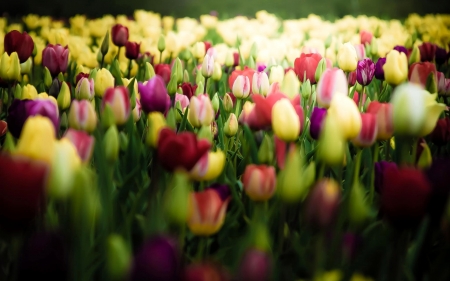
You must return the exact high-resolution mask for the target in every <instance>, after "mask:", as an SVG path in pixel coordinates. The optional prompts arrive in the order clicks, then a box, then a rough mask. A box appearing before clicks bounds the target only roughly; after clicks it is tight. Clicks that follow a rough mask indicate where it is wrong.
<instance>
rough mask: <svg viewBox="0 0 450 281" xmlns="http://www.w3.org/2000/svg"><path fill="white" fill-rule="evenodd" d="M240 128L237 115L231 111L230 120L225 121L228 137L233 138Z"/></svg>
mask: <svg viewBox="0 0 450 281" xmlns="http://www.w3.org/2000/svg"><path fill="white" fill-rule="evenodd" d="M238 129H239V125H238V121H237V118H236V115H234V113H231V114H230V116H228V120H227V121H226V122H225V125H224V129H223V131H224V133H225V135H226V136H227V137H229V138H231V137H233V136H235V135H236V133H237V131H238Z"/></svg>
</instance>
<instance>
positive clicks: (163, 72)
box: [155, 63, 172, 85]
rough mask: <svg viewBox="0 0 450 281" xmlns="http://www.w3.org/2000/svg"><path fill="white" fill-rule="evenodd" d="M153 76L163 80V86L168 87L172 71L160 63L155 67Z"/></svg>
mask: <svg viewBox="0 0 450 281" xmlns="http://www.w3.org/2000/svg"><path fill="white" fill-rule="evenodd" d="M155 74H156V75H158V76H160V77H161V78H162V79H163V81H164V85H169V82H170V77H171V75H172V70H171V69H170V66H169V65H168V64H165V63H160V64H157V65H155Z"/></svg>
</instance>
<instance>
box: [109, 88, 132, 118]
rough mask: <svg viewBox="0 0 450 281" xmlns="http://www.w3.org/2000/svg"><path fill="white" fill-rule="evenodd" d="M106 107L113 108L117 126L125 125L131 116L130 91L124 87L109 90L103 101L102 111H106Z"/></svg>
mask: <svg viewBox="0 0 450 281" xmlns="http://www.w3.org/2000/svg"><path fill="white" fill-rule="evenodd" d="M106 106H110V107H111V109H112V112H113V115H114V121H115V124H116V125H118V126H120V125H123V124H125V123H126V122H127V120H128V118H129V117H130V114H131V106H130V94H129V93H128V89H127V88H126V87H124V86H118V87H115V88H109V89H107V90H106V92H105V95H104V96H103V99H102V110H105V108H106Z"/></svg>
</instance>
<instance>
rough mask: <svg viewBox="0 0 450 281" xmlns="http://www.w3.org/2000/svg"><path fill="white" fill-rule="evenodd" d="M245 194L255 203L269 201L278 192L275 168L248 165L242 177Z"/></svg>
mask: <svg viewBox="0 0 450 281" xmlns="http://www.w3.org/2000/svg"><path fill="white" fill-rule="evenodd" d="M242 183H243V185H244V190H245V193H246V194H247V195H248V197H250V199H252V200H253V201H267V200H269V199H270V198H272V196H273V194H274V193H275V190H276V173H275V168H274V167H273V166H267V165H254V164H251V165H248V166H247V167H245V171H244V174H243V175H242Z"/></svg>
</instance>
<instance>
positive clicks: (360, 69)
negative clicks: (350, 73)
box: [356, 58, 375, 86]
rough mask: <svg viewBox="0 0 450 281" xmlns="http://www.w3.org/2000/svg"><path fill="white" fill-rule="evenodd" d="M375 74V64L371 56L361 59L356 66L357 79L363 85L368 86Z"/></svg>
mask: <svg viewBox="0 0 450 281" xmlns="http://www.w3.org/2000/svg"><path fill="white" fill-rule="evenodd" d="M374 74H375V64H374V63H373V61H372V60H371V59H369V58H366V59H363V60H360V61H359V62H358V66H357V68H356V81H358V83H359V84H360V85H362V86H367V85H369V84H370V82H372V79H373V75H374Z"/></svg>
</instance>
